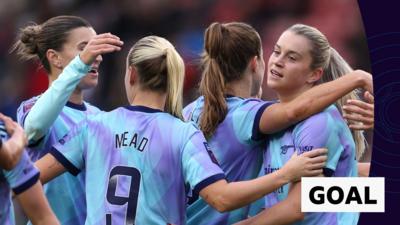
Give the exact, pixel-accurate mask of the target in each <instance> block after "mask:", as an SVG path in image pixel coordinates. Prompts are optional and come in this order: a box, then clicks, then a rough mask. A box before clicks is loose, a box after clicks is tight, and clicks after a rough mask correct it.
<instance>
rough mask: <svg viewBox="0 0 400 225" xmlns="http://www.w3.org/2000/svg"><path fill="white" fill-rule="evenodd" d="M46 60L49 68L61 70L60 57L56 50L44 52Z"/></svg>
mask: <svg viewBox="0 0 400 225" xmlns="http://www.w3.org/2000/svg"><path fill="white" fill-rule="evenodd" d="M46 58H47V60H48V61H49V64H50V67H55V68H57V69H63V66H62V62H61V57H60V55H59V54H58V52H57V51H56V50H54V49H48V50H47V51H46Z"/></svg>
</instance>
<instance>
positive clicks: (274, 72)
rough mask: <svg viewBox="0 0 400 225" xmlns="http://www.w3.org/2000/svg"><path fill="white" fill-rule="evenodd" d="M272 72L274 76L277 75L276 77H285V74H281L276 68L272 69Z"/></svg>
mask: <svg viewBox="0 0 400 225" xmlns="http://www.w3.org/2000/svg"><path fill="white" fill-rule="evenodd" d="M270 73H271V75H272V77H275V78H283V75H282V74H280V73H279V72H278V71H276V70H274V69H271V70H270Z"/></svg>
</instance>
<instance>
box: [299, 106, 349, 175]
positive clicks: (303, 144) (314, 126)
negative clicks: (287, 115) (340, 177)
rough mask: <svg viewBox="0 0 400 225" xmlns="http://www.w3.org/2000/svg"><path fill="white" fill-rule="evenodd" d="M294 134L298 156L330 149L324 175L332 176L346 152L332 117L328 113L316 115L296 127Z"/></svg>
mask: <svg viewBox="0 0 400 225" xmlns="http://www.w3.org/2000/svg"><path fill="white" fill-rule="evenodd" d="M293 133H294V142H295V143H294V145H295V147H296V150H297V151H298V154H301V153H303V152H306V151H311V150H312V149H316V148H327V149H328V155H327V157H328V159H327V162H326V166H325V168H324V175H325V176H332V174H333V172H334V171H335V170H336V166H337V164H338V161H339V158H340V155H341V154H342V152H343V150H344V148H343V146H342V145H341V143H340V138H339V134H338V129H337V126H336V125H335V122H334V119H333V118H332V116H330V114H329V113H327V112H322V113H319V114H316V115H314V116H312V117H310V118H308V119H307V120H305V121H303V122H302V123H300V124H299V125H298V126H296V127H295V129H294V130H293Z"/></svg>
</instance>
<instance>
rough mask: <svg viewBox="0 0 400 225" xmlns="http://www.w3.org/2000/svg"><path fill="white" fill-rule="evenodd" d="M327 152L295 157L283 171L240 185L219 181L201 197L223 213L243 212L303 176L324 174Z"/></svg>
mask: <svg viewBox="0 0 400 225" xmlns="http://www.w3.org/2000/svg"><path fill="white" fill-rule="evenodd" d="M326 152H327V150H326V149H315V150H313V151H310V152H306V153H304V154H302V155H297V154H293V156H292V158H291V159H290V160H289V161H288V162H287V163H286V164H285V166H284V167H282V168H281V169H279V170H277V171H275V172H273V173H271V174H268V175H265V176H262V177H259V178H256V179H253V180H249V181H241V182H232V183H228V182H227V181H226V180H219V181H217V182H215V183H212V184H210V185H208V186H206V187H204V188H203V189H202V190H201V191H200V192H199V194H200V196H201V197H202V198H203V199H204V200H205V201H206V202H207V203H208V204H210V205H211V206H212V207H214V208H215V209H216V210H218V211H220V212H226V211H230V210H233V209H236V208H240V207H243V206H245V205H248V204H250V203H252V202H254V201H255V200H257V199H259V198H261V197H263V196H264V195H266V194H268V193H271V192H272V191H274V190H276V189H277V188H279V187H281V186H282V185H285V184H287V183H288V182H292V181H296V180H298V179H299V178H300V177H302V176H316V175H319V174H321V173H322V168H323V167H324V165H325V161H326V156H325V155H324V154H326Z"/></svg>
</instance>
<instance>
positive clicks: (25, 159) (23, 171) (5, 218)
mask: <svg viewBox="0 0 400 225" xmlns="http://www.w3.org/2000/svg"><path fill="white" fill-rule="evenodd" d="M7 139H8V134H7V132H6V130H5V127H4V125H3V122H2V121H0V140H1V141H6V140H7ZM0 151H1V149H0ZM38 180H39V171H38V170H37V169H36V167H34V166H33V164H32V162H31V161H30V160H29V156H28V154H27V153H26V152H23V153H22V156H21V158H20V160H19V162H18V163H17V165H16V166H15V167H14V168H13V169H11V170H9V171H7V170H4V169H2V168H0V225H14V224H15V219H14V208H13V204H12V201H11V191H13V192H14V194H16V195H18V194H21V193H23V192H24V191H26V190H28V189H29V188H31V187H32V186H33V185H35V184H36V182H38Z"/></svg>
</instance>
